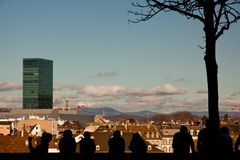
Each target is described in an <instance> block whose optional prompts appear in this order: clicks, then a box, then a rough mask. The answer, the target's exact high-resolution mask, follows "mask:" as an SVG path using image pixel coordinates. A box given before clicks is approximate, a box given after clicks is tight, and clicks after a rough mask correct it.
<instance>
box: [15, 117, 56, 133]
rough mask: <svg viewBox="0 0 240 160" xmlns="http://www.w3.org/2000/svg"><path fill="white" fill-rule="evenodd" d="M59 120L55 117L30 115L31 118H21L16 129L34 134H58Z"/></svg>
mask: <svg viewBox="0 0 240 160" xmlns="http://www.w3.org/2000/svg"><path fill="white" fill-rule="evenodd" d="M57 124H58V122H57V121H56V120H54V119H45V118H44V117H43V118H40V117H35V116H32V117H29V119H25V120H21V121H19V122H17V124H16V129H17V131H19V132H24V131H26V132H27V133H31V134H32V135H33V136H37V137H38V136H41V135H42V133H43V132H44V131H45V132H48V133H51V134H52V135H56V136H58V130H57V129H58V125H57Z"/></svg>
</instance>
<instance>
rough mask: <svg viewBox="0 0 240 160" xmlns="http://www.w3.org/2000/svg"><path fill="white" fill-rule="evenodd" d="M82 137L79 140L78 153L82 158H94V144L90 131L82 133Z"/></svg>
mask: <svg viewBox="0 0 240 160" xmlns="http://www.w3.org/2000/svg"><path fill="white" fill-rule="evenodd" d="M83 136H84V138H83V139H82V140H81V141H80V153H81V156H82V157H83V159H84V160H92V159H94V153H95V151H96V145H95V141H94V139H91V133H90V132H84V133H83Z"/></svg>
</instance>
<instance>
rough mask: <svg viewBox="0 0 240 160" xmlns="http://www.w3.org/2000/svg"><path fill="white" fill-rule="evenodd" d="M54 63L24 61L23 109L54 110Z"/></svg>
mask: <svg viewBox="0 0 240 160" xmlns="http://www.w3.org/2000/svg"><path fill="white" fill-rule="evenodd" d="M52 107H53V61H52V60H47V59H41V58H24V59H23V109H52Z"/></svg>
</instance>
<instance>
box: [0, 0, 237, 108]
mask: <svg viewBox="0 0 240 160" xmlns="http://www.w3.org/2000/svg"><path fill="white" fill-rule="evenodd" d="M134 1H137V0H133V1H132V2H134ZM131 9H132V10H134V9H135V8H134V7H133V6H131V1H130V0H101V1H99V0H92V1H88V0H81V1H79V0H21V1H19V0H0V35H1V36H0V107H22V59H23V58H35V57H37V58H46V59H51V60H53V61H54V105H55V107H61V106H63V105H64V99H66V98H67V99H70V101H69V103H70V105H71V106H72V107H75V106H76V105H79V104H85V105H87V106H89V107H102V106H111V107H113V108H116V109H118V110H120V111H139V110H145V109H148V110H152V111H157V112H161V113H162V112H164V113H169V112H175V111H183V110H187V111H205V110H207V90H206V88H207V86H206V84H207V83H206V74H205V71H206V70H205V66H204V60H203V57H204V50H202V49H200V47H199V46H204V39H203V36H204V33H203V29H202V24H201V23H199V22H197V21H193V20H187V19H186V18H185V17H182V16H180V15H177V14H175V13H162V14H159V15H158V16H156V17H154V18H153V19H151V20H149V21H147V22H142V23H138V24H132V23H128V19H134V18H135V17H133V16H132V15H129V14H128V11H129V10H131ZM239 28H240V23H238V24H233V25H232V26H231V28H230V30H229V31H227V32H225V33H224V35H223V36H222V37H221V38H220V39H219V41H218V43H217V61H218V65H219V91H220V93H219V94H220V95H219V96H220V104H221V105H220V110H222V111H230V110H231V109H232V108H234V109H239V108H240V107H239V106H240V85H239V82H240V73H239V68H240V63H239V61H240V53H239V51H240V29H239Z"/></svg>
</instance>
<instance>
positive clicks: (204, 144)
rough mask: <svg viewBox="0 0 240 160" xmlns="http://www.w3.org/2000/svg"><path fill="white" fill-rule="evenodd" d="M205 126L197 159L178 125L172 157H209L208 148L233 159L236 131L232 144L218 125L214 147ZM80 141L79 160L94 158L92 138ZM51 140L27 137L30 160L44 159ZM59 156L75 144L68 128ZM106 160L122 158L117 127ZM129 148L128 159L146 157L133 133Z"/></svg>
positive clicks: (66, 157) (68, 155) (67, 159)
mask: <svg viewBox="0 0 240 160" xmlns="http://www.w3.org/2000/svg"><path fill="white" fill-rule="evenodd" d="M205 125H206V127H205V128H203V129H201V130H200V132H199V133H198V140H197V146H196V149H197V151H198V156H197V157H199V158H196V157H195V156H196V155H197V154H195V153H197V152H196V151H195V145H194V142H193V139H192V136H191V134H190V133H189V131H188V128H187V127H186V126H181V128H180V131H179V132H177V133H175V134H174V137H173V143H172V147H173V155H174V159H175V160H190V159H199V160H209V159H210V158H211V157H210V156H209V155H210V154H211V150H213V149H217V150H218V152H219V154H218V155H216V157H220V159H223V160H232V159H233V158H234V150H235V152H236V153H237V154H238V155H239V154H240V149H239V148H240V134H239V136H238V138H237V140H236V143H235V144H233V140H232V138H231V136H230V135H229V129H228V127H225V126H224V127H222V128H221V129H220V131H219V137H218V138H219V139H218V144H217V145H218V146H216V147H215V148H209V134H210V133H209V128H208V127H209V124H208V121H206V123H205ZM83 137H84V138H82V139H81V141H80V142H79V145H80V146H79V152H80V154H81V159H83V160H95V156H94V155H95V151H96V145H95V141H94V139H93V138H92V137H91V133H90V132H87V131H86V132H84V134H83ZM51 140H52V135H51V134H50V133H47V132H43V134H42V136H41V138H40V142H39V143H38V144H37V145H36V146H35V147H34V146H33V145H32V137H29V138H28V144H29V145H28V146H29V151H30V153H32V154H33V155H38V156H37V158H36V157H34V158H33V159H44V156H46V154H47V153H48V147H49V142H50V141H51ZM58 147H59V152H60V155H62V157H63V160H71V159H73V157H74V155H75V152H76V148H77V144H76V141H75V138H74V137H73V134H72V131H71V130H65V131H64V132H63V135H62V137H61V138H60V140H59V143H58ZM108 147H109V152H108V155H109V157H108V159H109V160H124V158H125V157H124V152H125V140H124V138H123V137H122V135H121V132H120V131H119V130H116V131H114V132H113V135H112V137H110V138H109V140H108ZM128 147H129V150H130V151H131V152H132V154H131V155H132V156H131V157H132V158H131V159H132V160H146V153H147V145H146V142H145V141H144V140H143V138H142V137H141V135H140V134H139V133H138V132H136V133H133V134H132V138H131V141H130V144H129V146H128Z"/></svg>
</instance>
